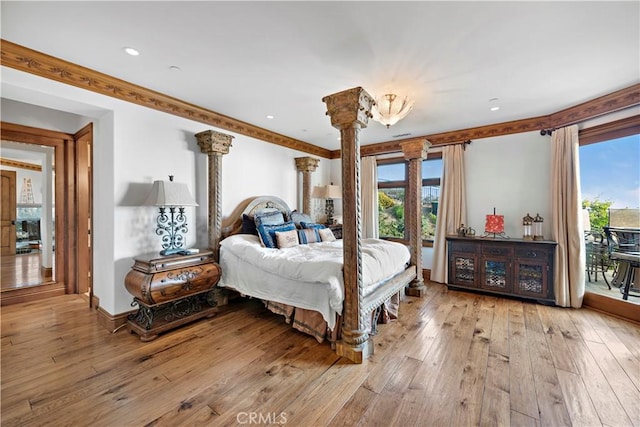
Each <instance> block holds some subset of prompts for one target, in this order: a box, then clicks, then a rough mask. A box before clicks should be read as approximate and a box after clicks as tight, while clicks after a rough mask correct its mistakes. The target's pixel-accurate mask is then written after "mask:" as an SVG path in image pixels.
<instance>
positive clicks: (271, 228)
mask: <svg viewBox="0 0 640 427" xmlns="http://www.w3.org/2000/svg"><path fill="white" fill-rule="evenodd" d="M257 228H258V235H259V236H260V240H261V241H262V244H263V245H264V246H265V247H267V248H274V249H275V248H277V247H278V243H277V240H276V231H290V230H295V229H296V225H295V224H294V223H293V221H289V222H285V223H284V224H271V225H268V224H260V225H258V227H257Z"/></svg>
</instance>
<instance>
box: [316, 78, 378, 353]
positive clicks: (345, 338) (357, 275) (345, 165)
mask: <svg viewBox="0 0 640 427" xmlns="http://www.w3.org/2000/svg"><path fill="white" fill-rule="evenodd" d="M322 101H323V102H324V103H325V104H326V105H327V115H328V116H330V118H331V125H332V126H333V127H335V128H336V129H339V130H340V137H341V149H342V210H343V215H344V224H343V225H342V237H343V254H344V267H343V274H344V292H345V295H344V308H343V311H342V319H343V325H342V340H341V341H338V343H337V347H336V352H337V353H338V355H340V356H343V357H346V358H347V359H349V360H351V361H353V362H355V363H362V361H363V359H364V358H365V357H366V356H367V354H368V353H370V352H372V351H373V347H369V346H370V343H369V341H368V340H369V337H368V333H367V331H366V324H367V322H366V316H369V315H370V313H365V312H363V310H362V306H363V300H364V295H363V289H362V242H361V237H362V218H361V212H360V141H359V134H360V129H361V128H366V127H367V124H368V122H369V118H371V117H372V116H371V107H372V106H373V104H374V101H373V98H371V95H369V94H368V93H367V92H366V91H365V90H364V89H362V88H361V87H356V88H353V89H349V90H346V91H343V92H338V93H335V94H333V95H329V96H326V97H324V98H322Z"/></svg>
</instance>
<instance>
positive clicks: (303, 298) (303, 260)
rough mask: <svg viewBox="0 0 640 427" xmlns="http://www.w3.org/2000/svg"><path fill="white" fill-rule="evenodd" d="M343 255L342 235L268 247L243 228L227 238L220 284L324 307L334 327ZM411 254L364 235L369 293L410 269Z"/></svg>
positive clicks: (339, 302)
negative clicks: (334, 238)
mask: <svg viewBox="0 0 640 427" xmlns="http://www.w3.org/2000/svg"><path fill="white" fill-rule="evenodd" d="M342 255H343V252H342V240H336V241H335V242H322V243H311V244H307V245H298V246H294V247H291V248H286V249H270V248H264V247H262V245H261V244H260V240H259V238H258V237H257V236H254V235H249V234H237V235H234V236H230V237H227V238H226V239H224V240H223V241H222V243H221V249H220V264H221V267H222V277H221V278H220V283H219V286H224V287H230V288H233V289H236V290H238V291H239V292H241V293H243V294H245V295H249V296H253V297H256V298H262V299H270V300H272V301H277V302H281V303H284V304H289V305H293V306H296V307H301V308H306V309H310V310H316V311H319V312H320V313H322V314H323V317H324V318H325V320H327V323H329V327H331V328H332V327H333V325H334V324H335V313H338V314H342V302H343V300H344V285H343V276H342V264H343V262H342ZM409 259H410V253H409V250H408V249H407V247H406V246H404V245H402V244H399V243H394V242H388V241H386V240H379V239H363V241H362V266H363V269H362V278H363V285H364V287H365V293H366V288H367V287H370V286H372V285H375V284H377V283H379V282H382V281H384V280H386V279H388V278H390V277H393V276H395V275H396V274H398V273H400V272H402V271H404V269H405V267H406V265H407V263H408V262H409Z"/></svg>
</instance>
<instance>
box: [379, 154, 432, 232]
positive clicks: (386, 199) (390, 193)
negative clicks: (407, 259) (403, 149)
mask: <svg viewBox="0 0 640 427" xmlns="http://www.w3.org/2000/svg"><path fill="white" fill-rule="evenodd" d="M407 169H408V163H407V162H406V161H405V160H404V159H385V160H379V161H378V230H379V233H380V237H385V238H391V239H401V240H407V239H408V236H407V235H406V233H405V226H404V210H405V207H404V201H405V192H406V191H407V188H408V182H407ZM441 174H442V158H441V157H440V154H439V153H436V154H431V155H429V157H428V158H427V159H426V160H424V161H423V162H422V195H421V200H422V239H423V242H432V241H433V236H434V234H435V227H436V218H437V215H438V202H439V199H440V176H441Z"/></svg>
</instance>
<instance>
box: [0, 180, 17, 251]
mask: <svg viewBox="0 0 640 427" xmlns="http://www.w3.org/2000/svg"><path fill="white" fill-rule="evenodd" d="M2 175H3V177H4V176H7V179H8V180H9V187H10V188H9V194H8V199H7V198H4V197H3V203H7V202H8V206H9V212H13V214H12V216H11V219H9V221H11V224H8V225H3V227H9V242H8V246H9V248H10V249H13V253H12V254H5V253H3V254H2V255H15V253H16V180H17V174H16V172H15V171H10V170H5V169H2ZM3 179H4V178H3ZM3 196H4V194H3ZM3 208H6V206H3ZM3 220H4V219H3ZM4 250H5V246H2V251H4Z"/></svg>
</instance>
